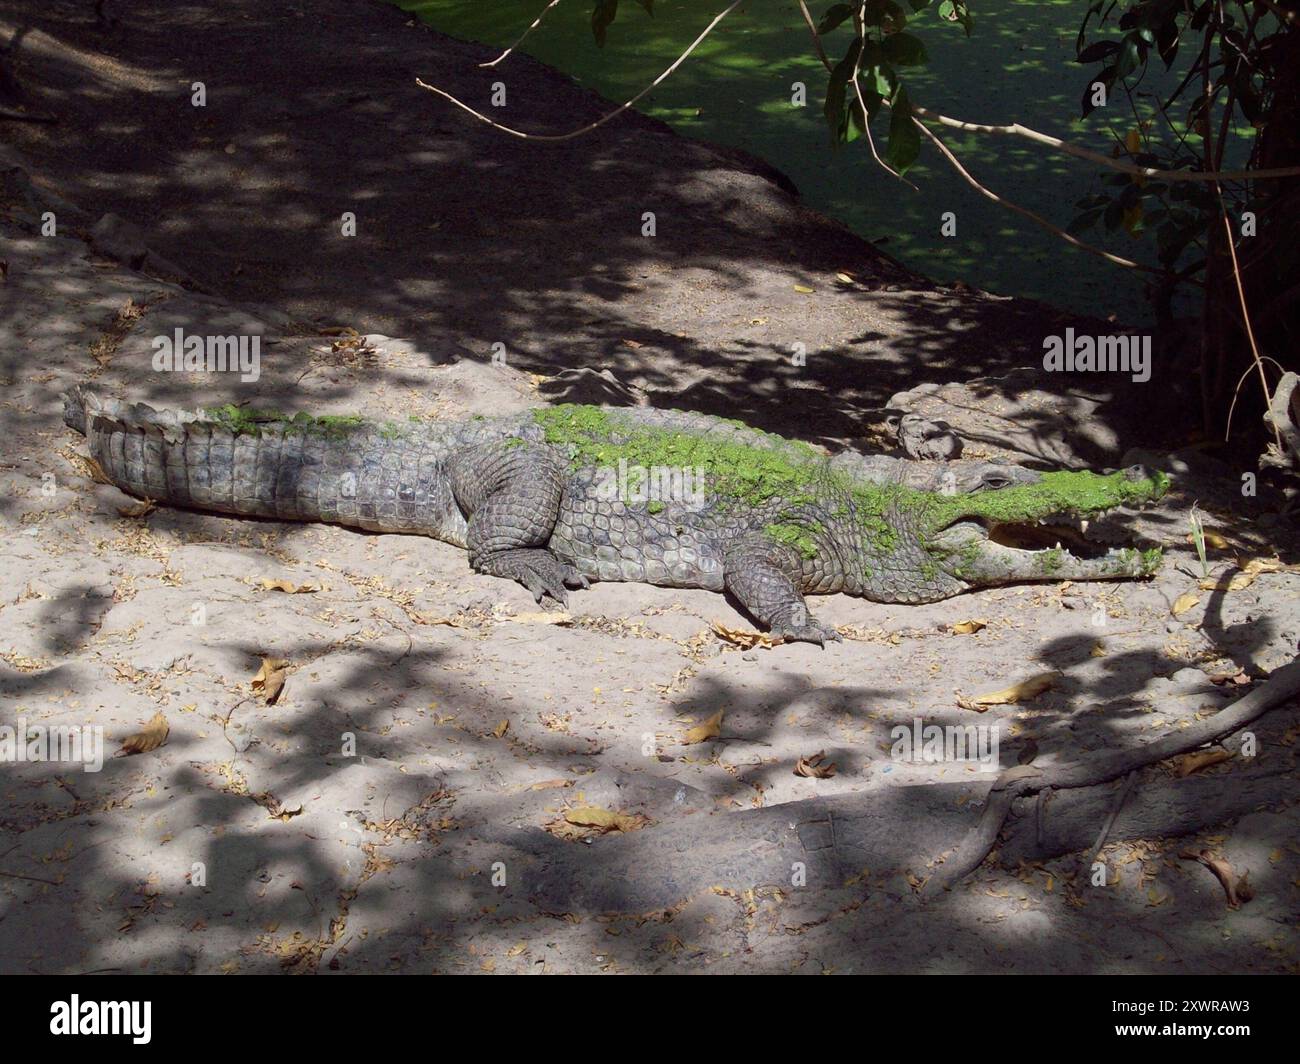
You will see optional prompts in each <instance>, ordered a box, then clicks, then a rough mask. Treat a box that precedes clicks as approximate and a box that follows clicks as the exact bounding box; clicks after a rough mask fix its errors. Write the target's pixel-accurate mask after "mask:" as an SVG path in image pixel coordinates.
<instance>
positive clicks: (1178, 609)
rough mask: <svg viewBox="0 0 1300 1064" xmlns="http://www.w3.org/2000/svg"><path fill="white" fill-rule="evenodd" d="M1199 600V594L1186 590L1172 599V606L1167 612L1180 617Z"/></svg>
mask: <svg viewBox="0 0 1300 1064" xmlns="http://www.w3.org/2000/svg"><path fill="white" fill-rule="evenodd" d="M1200 601H1201V596H1200V595H1197V594H1195V593H1194V592H1191V591H1188V592H1187V593H1186V594H1183V595H1179V596H1178V598H1176V599H1175V600H1174V605H1173V608H1172V609H1170V611H1169V612H1170V613H1171V614H1173V616H1175V617H1180V616H1182V615H1183V614H1184V613H1186V612H1187V611H1188V610H1190V609H1191V608H1192V607H1193V606H1195V605H1196V604H1197V603H1198V602H1200Z"/></svg>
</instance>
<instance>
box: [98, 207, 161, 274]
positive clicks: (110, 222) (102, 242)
mask: <svg viewBox="0 0 1300 1064" xmlns="http://www.w3.org/2000/svg"><path fill="white" fill-rule="evenodd" d="M90 246H91V247H92V248H94V249H95V250H96V251H98V252H99V253H100V254H101V255H103V256H104V257H105V258H110V259H116V260H117V261H118V262H123V263H125V264H126V265H128V266H130V267H131V269H133V270H139V269H141V268H143V266H144V260H145V259H146V258H148V257H149V249H148V248H147V247H145V243H144V233H143V232H142V231H141V230H140V227H139V226H137V225H133V224H132V223H131V222H128V221H127V220H126V219H124V218H119V217H118V216H117V215H116V214H113V213H111V212H110V213H108V214H106V215H104V216H103V217H102V218H100V220H99V221H97V222H96V223H95V224H94V226H93V227H92V228H91V230H90Z"/></svg>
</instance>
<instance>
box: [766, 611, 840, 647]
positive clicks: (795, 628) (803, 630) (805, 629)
mask: <svg viewBox="0 0 1300 1064" xmlns="http://www.w3.org/2000/svg"><path fill="white" fill-rule="evenodd" d="M771 634H772V637H773V638H774V639H780V640H782V641H783V642H786V643H816V644H817V645H818V646H819V647H824V646H825V645H826V644H827V643H842V642H843V641H844V637H843V636H842V635H840V633H839V632H838V631H836V630H835V629H834V628H833V627H831V626H830V625H829V624H822V623H821V622H820V621H815V620H813V619H812V618H811V617H809V618H808V620H807V621H806V622H805V623H804V624H796V625H779V626H777V627H774V628H773V629H772V633H771Z"/></svg>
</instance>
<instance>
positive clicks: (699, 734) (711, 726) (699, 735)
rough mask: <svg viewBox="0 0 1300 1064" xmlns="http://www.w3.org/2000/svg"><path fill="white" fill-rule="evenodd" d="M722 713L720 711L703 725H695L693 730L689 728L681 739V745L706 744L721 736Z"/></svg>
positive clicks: (722, 711)
mask: <svg viewBox="0 0 1300 1064" xmlns="http://www.w3.org/2000/svg"><path fill="white" fill-rule="evenodd" d="M724 712H725V711H724V710H721V709H720V710H718V711H717V712H716V713H715V714H713V716H711V717H710V718H709V719H708V720H706V721H705V722H704V723H703V724H697V725H695V727H694V728H690V729H689V730H688V731H687V732H686V735H685V737H684V738H683V739H682V742H683V744H685V745H686V746H694V745H695V744H696V743H707V742H708V741H709V740H710V739H716V738H717V737H718V736H719V735H721V734H722V714H723V713H724Z"/></svg>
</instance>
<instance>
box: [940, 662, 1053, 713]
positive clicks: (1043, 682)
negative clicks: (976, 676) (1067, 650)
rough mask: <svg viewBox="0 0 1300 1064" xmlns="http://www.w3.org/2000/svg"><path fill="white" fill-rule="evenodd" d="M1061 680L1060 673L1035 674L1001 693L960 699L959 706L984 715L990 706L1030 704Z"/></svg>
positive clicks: (995, 692) (996, 692)
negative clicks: (1031, 700) (1032, 699)
mask: <svg viewBox="0 0 1300 1064" xmlns="http://www.w3.org/2000/svg"><path fill="white" fill-rule="evenodd" d="M1060 678H1061V674H1060V673H1059V672H1039V673H1035V674H1034V675H1033V676H1030V677H1029V678H1028V679H1027V680H1021V681H1020V682H1019V683H1013V684H1012V685H1011V686H1010V687H1004V688H1002V690H1001V691H994V692H993V693H992V694H987V695H978V696H977V697H975V698H958V699H957V704H958V705H959V706H961V707H962V709H973V710H975V711H976V712H977V713H983V712H984V710H986V709H987V708H988V707H989V706H1009V705H1015V704H1016V703H1018V702H1028V701H1029V700H1030V699H1031V698H1036V697H1037V696H1038V695H1041V694H1042V693H1043V692H1044V691H1046V690H1048V689H1049V688H1051V687H1052V686H1053V685H1055V683H1056V681H1057V680H1059V679H1060Z"/></svg>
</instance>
